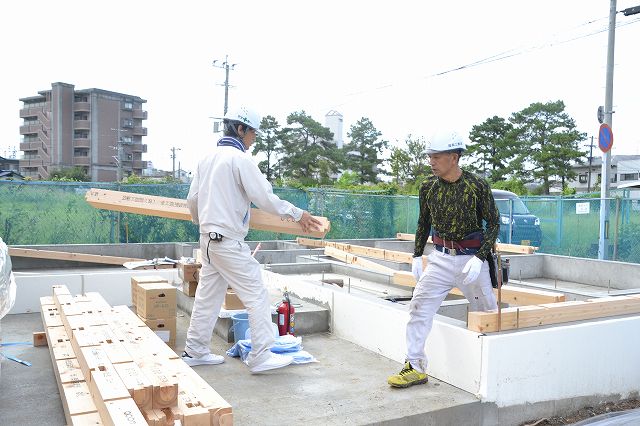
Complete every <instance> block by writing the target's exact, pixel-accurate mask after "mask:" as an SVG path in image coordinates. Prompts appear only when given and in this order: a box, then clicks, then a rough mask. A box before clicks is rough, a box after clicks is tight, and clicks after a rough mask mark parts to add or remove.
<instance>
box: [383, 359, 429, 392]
mask: <svg viewBox="0 0 640 426" xmlns="http://www.w3.org/2000/svg"><path fill="white" fill-rule="evenodd" d="M427 381H429V377H428V376H427V375H426V374H425V373H421V372H419V371H418V370H415V369H414V368H413V367H412V366H411V363H409V361H407V362H405V364H404V368H403V369H402V370H400V373H398V374H394V375H393V376H389V378H388V379H387V383H389V384H390V385H391V386H393V387H394V388H408V387H409V386H413V385H421V384H423V383H427Z"/></svg>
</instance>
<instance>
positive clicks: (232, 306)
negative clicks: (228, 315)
mask: <svg viewBox="0 0 640 426" xmlns="http://www.w3.org/2000/svg"><path fill="white" fill-rule="evenodd" d="M222 307H223V308H224V309H227V310H229V311H232V310H236V309H245V307H244V305H243V304H242V302H241V301H240V299H239V298H238V295H237V294H236V292H235V291H233V290H231V289H227V294H226V295H225V296H224V303H223V304H222Z"/></svg>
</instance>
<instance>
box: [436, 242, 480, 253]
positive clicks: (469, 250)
mask: <svg viewBox="0 0 640 426" xmlns="http://www.w3.org/2000/svg"><path fill="white" fill-rule="evenodd" d="M433 247H434V248H435V249H436V250H438V251H439V252H441V253H444V254H448V255H450V256H456V255H461V254H466V255H469V254H476V253H477V252H478V250H479V248H463V247H459V248H453V247H445V246H441V245H439V244H434V245H433Z"/></svg>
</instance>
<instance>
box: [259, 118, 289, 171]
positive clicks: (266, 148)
mask: <svg viewBox="0 0 640 426" xmlns="http://www.w3.org/2000/svg"><path fill="white" fill-rule="evenodd" d="M260 131H261V132H262V135H261V136H258V137H257V138H256V141H255V143H254V145H253V154H254V155H255V154H257V153H259V152H262V153H264V154H265V155H266V156H267V159H266V160H263V161H261V162H260V163H258V167H259V168H260V171H261V172H262V173H263V174H264V175H265V176H266V177H267V180H268V181H269V182H273V181H274V180H275V178H276V176H277V170H276V168H277V159H276V155H277V153H278V152H279V151H280V149H281V146H282V143H281V139H282V136H283V135H281V133H282V131H281V129H280V125H279V124H278V121H277V120H276V119H275V118H274V117H272V116H270V115H267V116H266V117H264V118H263V119H262V121H261V122H260Z"/></svg>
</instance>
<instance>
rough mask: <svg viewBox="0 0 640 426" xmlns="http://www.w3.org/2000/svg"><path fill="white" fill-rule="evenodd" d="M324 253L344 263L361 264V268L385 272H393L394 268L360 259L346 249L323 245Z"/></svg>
mask: <svg viewBox="0 0 640 426" xmlns="http://www.w3.org/2000/svg"><path fill="white" fill-rule="evenodd" d="M324 253H325V254H326V255H327V256H331V257H333V258H335V259H338V260H341V261H343V262H345V263H349V264H353V265H358V266H362V267H363V268H367V269H371V270H374V271H377V272H383V273H386V274H389V275H391V274H393V272H394V270H393V269H391V268H389V267H386V266H383V265H380V264H379V263H376V262H373V261H371V260H367V259H362V258H360V257H358V256H355V255H353V254H351V253H347V252H346V251H343V250H338V249H337V248H333V247H325V248H324Z"/></svg>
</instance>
